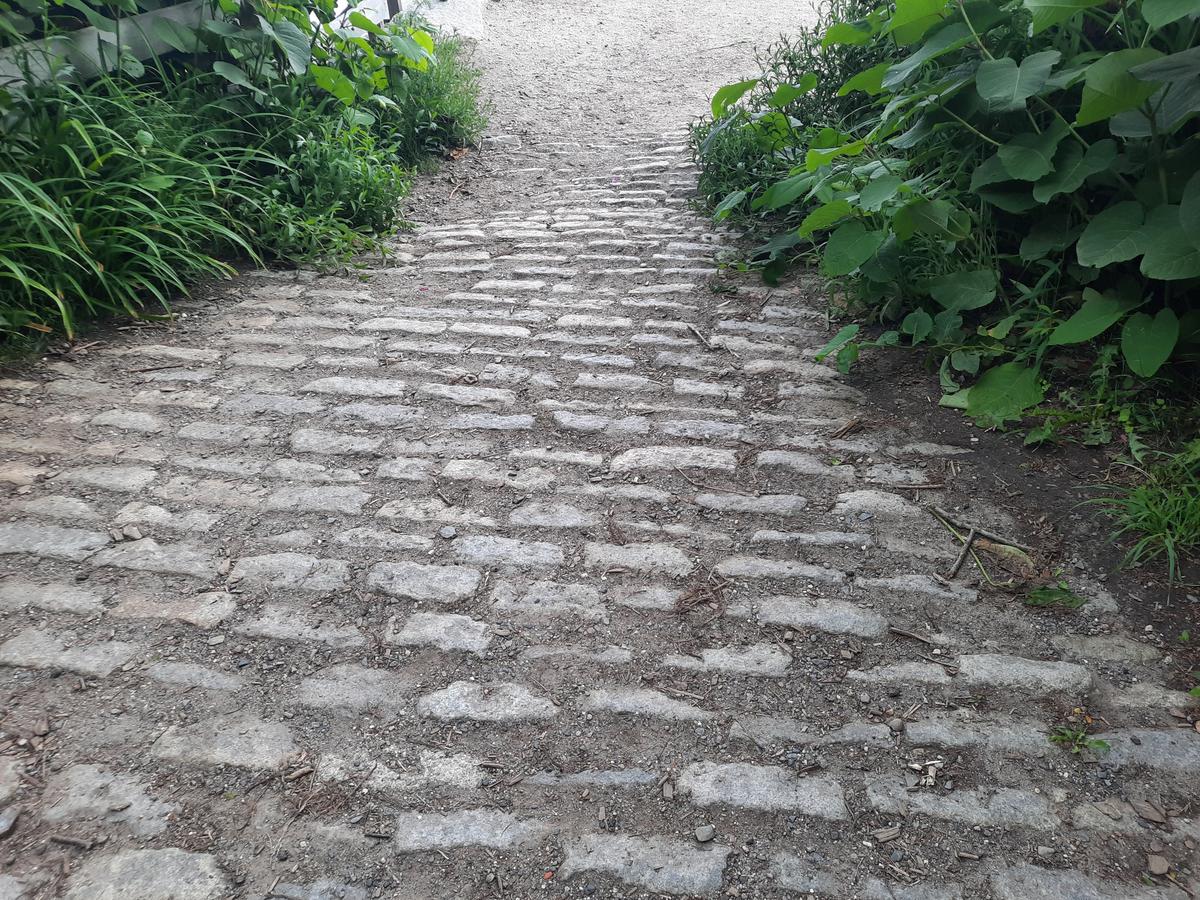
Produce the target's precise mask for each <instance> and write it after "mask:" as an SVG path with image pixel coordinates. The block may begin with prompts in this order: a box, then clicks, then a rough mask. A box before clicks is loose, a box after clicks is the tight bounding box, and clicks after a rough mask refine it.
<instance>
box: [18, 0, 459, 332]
mask: <svg viewBox="0 0 1200 900" xmlns="http://www.w3.org/2000/svg"><path fill="white" fill-rule="evenodd" d="M144 4H145V5H144V6H142V7H141V8H142V9H147V8H154V7H157V6H158V3H157V2H155V0H144ZM31 11H32V14H30V13H31ZM137 11H139V7H138V6H137V5H136V4H135V3H134V0H123V2H122V3H120V4H116V5H113V6H109V5H104V6H99V5H97V6H88V5H86V4H84V3H82V2H81V3H75V4H73V5H72V7H71V8H70V10H69V11H64V10H63V9H62V8H59V7H57V6H54V7H52V6H50V5H49V4H48V3H46V2H42V3H41V4H40V5H39V3H38V2H37V0H24V2H23V3H22V5H21V7H20V8H19V9H15V8H13V7H10V6H8V5H7V4H6V3H5V2H4V0H0V45H2V44H4V43H9V44H13V43H19V42H20V41H21V40H23V39H24V38H26V37H36V36H40V35H54V34H56V33H58V31H59V30H60V29H62V28H70V27H78V26H79V25H82V24H85V23H90V24H91V25H93V26H95V27H96V28H97V29H98V30H100V31H101V32H107V33H108V35H107V36H108V37H109V38H111V42H110V43H104V44H102V46H105V47H108V48H109V51H107V52H108V53H109V61H110V62H111V64H112V68H113V72H112V74H111V75H106V76H104V77H101V78H99V79H97V80H95V81H94V82H92V83H81V82H80V80H79V79H78V78H77V77H76V74H75V71H74V69H73V68H72V67H71V66H69V65H67V64H66V63H65V62H64V61H63V60H61V59H59V60H54V59H51V60H50V63H51V65H52V67H53V74H52V77H51V78H50V79H48V80H42V81H38V80H36V79H34V78H33V77H31V76H30V74H29V71H28V70H29V68H32V67H33V64H34V63H38V64H40V62H41V60H30V61H29V64H28V65H27V71H26V83H25V84H23V85H18V86H15V87H14V86H9V87H7V88H0V111H3V112H4V115H3V117H2V118H0V211H2V212H3V215H0V334H6V335H8V336H9V337H10V338H11V337H13V336H25V335H28V334H29V333H31V332H42V333H54V332H61V333H62V334H65V335H66V336H68V337H71V336H73V335H74V334H75V331H76V328H77V326H78V323H79V320H80V319H86V318H90V317H96V316H102V315H110V314H125V315H130V316H140V315H143V314H144V313H145V309H146V307H147V305H155V306H159V307H162V308H163V309H164V310H165V309H166V308H167V307H168V303H169V300H170V298H171V295H172V294H174V293H176V292H181V291H184V290H186V288H187V286H188V284H189V283H190V282H191V281H192V280H194V279H195V278H197V277H200V276H204V275H222V274H228V273H230V272H232V268H231V267H230V265H229V264H228V263H227V262H224V261H223V260H226V259H230V258H234V257H238V256H242V257H244V256H250V257H252V258H259V259H263V258H265V259H273V260H283V261H291V262H298V261H313V262H317V263H324V262H329V261H342V260H345V259H347V258H348V257H349V256H351V255H352V254H354V253H356V252H358V251H360V250H364V249H373V248H379V247H381V246H382V243H381V238H382V237H383V236H386V235H387V234H388V233H390V232H391V231H393V230H394V229H395V228H396V227H397V225H398V224H399V215H400V213H399V202H400V200H401V199H402V198H403V197H404V195H405V194H406V192H407V190H408V186H409V183H410V176H409V171H408V170H409V169H410V168H411V167H413V166H416V165H419V164H422V163H424V162H425V161H426V160H428V159H429V158H430V157H431V156H432V155H434V154H438V153H441V152H444V151H446V150H448V149H451V148H454V147H458V146H463V145H466V144H468V143H471V142H473V141H474V140H475V139H476V138H477V137H478V134H479V133H480V131H481V130H482V128H483V119H482V116H481V114H480V112H479V109H478V73H477V72H475V71H474V70H473V69H472V68H471V67H470V66H469V64H468V62H467V59H466V53H465V49H464V47H463V46H462V45H461V44H460V43H459V42H458V40H457V39H454V38H445V39H444V38H441V37H440V36H438V35H436V34H433V33H431V32H429V31H427V30H426V29H424V28H423V27H421V25H420V23H419V22H417V21H416V20H414V19H411V18H401V19H397V20H393V21H392V22H391V23H389V24H386V25H379V24H376V23H374V22H372V21H370V20H369V19H367V18H366V17H365V16H363V15H362V14H361V13H360V12H359V11H357V10H356V9H354V8H353V6H351V7H350V8H349V9H343V10H342V11H341V12H340V13H338V18H337V19H336V20H335V7H334V4H333V3H332V2H331V0H330V2H325V0H306V2H305V3H303V4H301V5H295V6H281V5H278V4H275V3H273V2H271V0H249V2H247V3H237V2H233V0H221V2H219V3H217V4H215V5H214V8H213V18H212V19H211V20H208V21H205V22H202V23H198V24H197V26H196V27H188V26H184V25H181V24H179V23H175V22H169V21H165V20H160V21H159V22H158V23H157V24H156V26H155V28H156V37H158V38H160V39H161V40H163V41H165V42H166V43H167V44H169V45H170V46H172V47H174V48H175V52H173V53H170V54H168V55H166V56H165V57H163V58H160V59H155V60H152V61H151V64H150V65H149V66H147V65H144V64H143V63H142V62H141V61H139V60H138V59H137V58H136V57H135V56H134V55H133V54H132V53H131V52H129V51H128V48H126V47H124V45H123V44H122V43H121V42H122V34H126V35H127V34H128V33H129V31H130V28H131V26H129V25H126V26H125V30H124V32H123V31H122V21H121V17H122V16H125V15H126V14H130V13H135V12H137ZM110 16H116V18H110Z"/></svg>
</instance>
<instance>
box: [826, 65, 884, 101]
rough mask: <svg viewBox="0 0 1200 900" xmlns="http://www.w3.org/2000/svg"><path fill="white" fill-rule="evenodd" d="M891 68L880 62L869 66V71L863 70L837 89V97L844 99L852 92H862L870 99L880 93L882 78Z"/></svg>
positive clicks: (881, 90)
mask: <svg viewBox="0 0 1200 900" xmlns="http://www.w3.org/2000/svg"><path fill="white" fill-rule="evenodd" d="M891 67H892V64H891V63H887V62H881V63H879V64H877V65H874V66H871V68H869V69H864V70H863V71H862V72H859V73H858V74H857V75H855V76H854V77H853V78H851V79H850V80H849V81H847V82H846V83H845V84H843V85H842V86H841V87H840V88H838V96H839V97H845V96H846V95H847V94H849V93H851V92H853V91H862V92H863V93H864V94H870V95H871V96H872V97H874V96H875V95H876V94H879V93H882V92H883V76H884V75H885V74H887V70H888V69H890V68H891Z"/></svg>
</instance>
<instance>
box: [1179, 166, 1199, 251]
mask: <svg viewBox="0 0 1200 900" xmlns="http://www.w3.org/2000/svg"><path fill="white" fill-rule="evenodd" d="M1179 224H1180V225H1182V226H1183V230H1184V233H1186V234H1187V236H1188V237H1189V238H1190V239H1191V241H1192V244H1194V245H1195V246H1197V247H1200V171H1197V172H1196V174H1194V175H1193V176H1192V177H1191V178H1190V179H1188V183H1187V184H1186V185H1184V188H1183V198H1182V199H1181V200H1180V201H1179Z"/></svg>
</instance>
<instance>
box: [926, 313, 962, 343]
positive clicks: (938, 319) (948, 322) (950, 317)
mask: <svg viewBox="0 0 1200 900" xmlns="http://www.w3.org/2000/svg"><path fill="white" fill-rule="evenodd" d="M962 323H963V317H962V316H961V315H960V314H959V312H958V310H956V309H943V310H941V311H939V312H938V314H937V315H936V316H934V317H933V337H934V340H936V341H938V342H939V343H942V344H947V343H955V344H957V343H958V342H959V341H961V340H962V336H963V335H962Z"/></svg>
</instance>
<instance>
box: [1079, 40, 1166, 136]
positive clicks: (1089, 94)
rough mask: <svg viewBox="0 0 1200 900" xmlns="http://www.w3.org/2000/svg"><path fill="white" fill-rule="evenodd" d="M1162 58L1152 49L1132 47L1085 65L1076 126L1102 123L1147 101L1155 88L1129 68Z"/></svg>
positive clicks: (1116, 51) (1154, 85)
mask: <svg viewBox="0 0 1200 900" xmlns="http://www.w3.org/2000/svg"><path fill="white" fill-rule="evenodd" d="M1161 56H1162V54H1161V53H1160V52H1159V51H1157V50H1155V49H1154V48H1152V47H1133V48H1130V49H1128V50H1114V51H1113V52H1112V53H1106V54H1105V55H1104V56H1102V57H1100V59H1098V60H1096V61H1095V62H1094V63H1092V64H1091V65H1090V66H1088V69H1087V73H1086V74H1085V75H1084V78H1083V103H1082V104H1081V105H1080V107H1079V114H1078V115H1076V117H1075V124H1076V125H1090V124H1091V123H1093V122H1101V121H1103V120H1104V119H1108V118H1111V117H1112V116H1115V115H1116V114H1117V113H1121V112H1124V111H1125V110H1127V109H1136V108H1137V107H1138V106H1141V105H1142V104H1143V103H1145V102H1146V101H1147V100H1149V99H1150V95H1151V94H1153V93H1154V91H1155V90H1156V89H1157V85H1156V84H1155V83H1154V82H1146V81H1141V80H1139V79H1137V78H1135V77H1134V76H1133V74H1132V73H1131V72H1130V69H1132V68H1133V67H1134V66H1137V65H1140V64H1142V63H1147V62H1150V61H1152V60H1155V59H1158V58H1159V57H1161Z"/></svg>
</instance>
